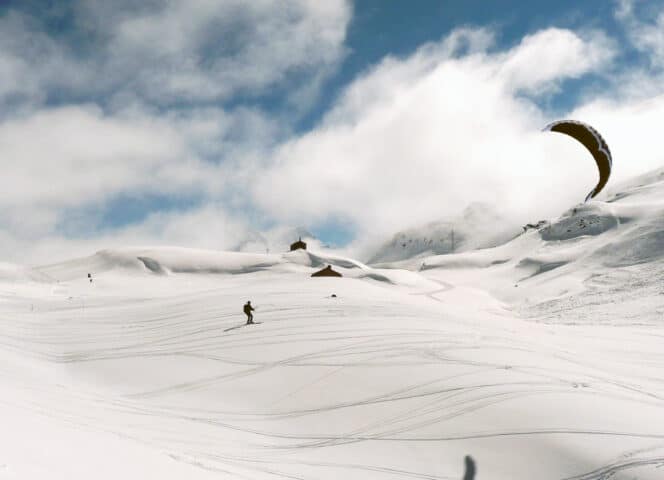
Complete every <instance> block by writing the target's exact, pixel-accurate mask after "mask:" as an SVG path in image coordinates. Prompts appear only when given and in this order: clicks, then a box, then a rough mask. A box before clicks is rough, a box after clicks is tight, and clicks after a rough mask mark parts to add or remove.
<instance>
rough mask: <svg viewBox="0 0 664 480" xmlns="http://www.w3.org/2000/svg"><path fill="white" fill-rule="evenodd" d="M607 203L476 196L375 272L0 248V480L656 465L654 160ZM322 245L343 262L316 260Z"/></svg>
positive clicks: (659, 448) (303, 255)
mask: <svg viewBox="0 0 664 480" xmlns="http://www.w3.org/2000/svg"><path fill="white" fill-rule="evenodd" d="M606 199H607V200H606V201H592V202H589V203H587V204H585V205H579V206H576V207H574V208H571V209H570V210H569V211H567V212H565V213H563V214H562V215H561V216H560V217H559V218H557V219H553V220H550V221H548V222H545V223H543V224H541V225H539V226H537V227H535V228H530V229H527V230H526V231H523V230H522V229H519V231H517V232H516V234H515V236H514V238H511V239H510V235H512V234H513V233H514V232H513V231H507V229H506V231H505V232H504V237H501V236H499V235H497V234H495V236H494V237H491V235H494V233H495V229H493V228H489V224H491V223H492V219H493V220H495V217H494V216H492V215H490V214H486V212H485V210H483V209H477V210H476V211H475V213H473V212H471V213H469V214H467V215H464V216H463V217H462V218H459V219H455V220H454V222H451V223H450V224H449V228H450V229H451V228H452V225H453V226H454V227H453V228H454V229H455V232H457V231H459V235H460V237H459V240H458V241H459V244H458V246H457V245H456V244H455V248H454V249H450V250H445V249H444V248H443V247H435V248H441V249H442V250H436V249H435V248H433V247H432V248H431V249H430V250H427V249H428V248H429V247H427V249H424V250H422V249H418V248H415V247H412V250H409V255H410V254H411V253H412V254H413V255H414V256H412V257H410V258H405V259H404V258H402V257H403V255H397V253H398V252H399V247H398V246H397V247H396V248H393V247H390V248H391V250H390V248H388V247H386V248H385V250H384V251H383V252H382V253H381V254H380V255H378V254H377V258H380V259H383V260H385V259H389V258H396V259H398V260H395V261H389V262H388V261H387V260H385V261H384V262H383V263H382V264H381V266H380V268H378V267H377V266H375V265H374V266H367V265H364V264H362V263H360V262H357V261H355V260H353V259H349V258H344V257H339V256H336V255H330V254H328V253H325V252H324V251H322V252H321V251H318V250H316V249H313V250H310V251H302V250H299V251H296V252H285V251H282V252H276V251H271V253H269V254H267V253H242V252H219V251H206V250H195V249H187V248H178V247H168V248H165V247H159V248H152V247H141V248H122V249H112V250H104V251H101V252H98V253H96V254H95V255H92V256H88V257H84V258H79V259H74V260H70V261H67V262H62V263H59V264H55V265H47V266H43V267H38V268H33V269H28V268H24V267H20V266H15V265H2V266H1V267H0V385H1V386H2V397H1V402H2V408H0V422H2V425H3V432H5V434H4V435H0V477H3V478H4V477H6V478H21V479H26V478H27V479H42V478H50V479H65V478H66V479H71V478H97V479H109V480H110V479H113V480H116V479H118V478H130V479H133V478H136V479H142V478H160V479H181V478H188V479H206V480H207V479H212V478H215V479H217V478H239V479H277V478H299V479H336V478H339V477H340V476H342V477H343V478H347V479H358V480H359V479H367V478H372V479H374V478H375V479H393V478H419V479H459V478H462V476H463V469H464V458H465V456H466V455H471V456H472V457H473V458H474V460H475V462H476V465H477V472H478V474H477V480H481V479H484V478H486V479H497V480H508V479H509V480H514V479H533V478H537V479H542V480H549V479H550V480H553V479H561V478H564V479H575V480H591V479H597V480H599V479H608V478H611V479H615V480H618V479H628V478H638V479H644V480H655V479H661V478H662V471H663V470H662V468H663V467H664V416H663V415H662V410H663V408H664V381H663V380H662V379H663V378H664V353H663V352H664V351H663V350H662V338H664V323H663V322H662V314H664V295H663V293H664V289H663V288H662V285H661V284H662V278H664V171H661V172H655V173H653V174H650V175H647V176H644V177H641V178H639V179H636V180H635V181H633V182H629V183H627V184H624V185H622V186H620V187H619V188H617V189H616V190H614V191H613V192H609V194H608V195H607V196H606ZM478 212H479V213H478ZM436 228H440V230H435V228H429V229H428V230H427V229H424V230H421V231H420V230H418V231H417V232H418V233H417V235H422V237H421V238H425V237H424V234H425V233H426V238H427V239H428V240H431V239H432V238H434V235H433V233H434V232H436V234H440V235H444V233H445V232H448V231H449V230H446V228H448V227H445V224H443V223H441V224H439V226H438V227H436ZM461 232H463V233H461ZM519 232H520V233H519ZM485 234H486V235H485ZM417 235H415V234H413V235H412V236H411V237H408V238H413V239H414V238H420V237H417ZM455 236H456V233H455ZM435 238H444V236H443V237H435ZM456 241H457V240H455V242H456ZM406 243H407V242H406ZM423 243H424V242H423ZM492 245H494V246H492ZM478 246H482V247H485V248H481V249H477V248H476V247H478ZM400 248H402V249H405V247H400ZM408 248H411V247H408ZM429 251H430V252H434V253H440V252H441V251H442V252H444V253H445V254H444V255H440V254H438V255H428V254H427V252H429ZM328 264H329V265H333V267H334V269H335V270H338V271H340V272H341V273H342V274H343V275H344V277H343V278H312V277H311V276H310V275H311V273H313V272H314V271H316V270H317V269H319V268H321V267H322V266H324V265H328ZM423 264H424V266H423ZM88 273H90V274H91V275H92V279H93V281H92V282H90V281H89V279H88V277H87V274H88ZM247 300H251V301H252V304H253V305H255V307H256V311H255V312H254V313H255V320H256V321H257V322H262V323H260V324H257V325H251V326H243V324H244V322H245V317H244V315H243V313H242V305H243V304H244V302H246V301H247Z"/></svg>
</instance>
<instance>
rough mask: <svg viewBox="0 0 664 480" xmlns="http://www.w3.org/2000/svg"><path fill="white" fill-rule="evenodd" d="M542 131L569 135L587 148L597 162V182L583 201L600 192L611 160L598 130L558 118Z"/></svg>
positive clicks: (609, 173)
mask: <svg viewBox="0 0 664 480" xmlns="http://www.w3.org/2000/svg"><path fill="white" fill-rule="evenodd" d="M544 131H545V132H546V131H549V132H559V133H564V134H565V135H569V136H570V137H572V138H574V139H575V140H577V141H578V142H579V143H581V144H582V145H583V146H584V147H586V148H587V149H588V151H589V152H590V153H591V154H592V156H593V158H594V159H595V163H597V169H598V170H599V182H597V185H596V186H595V188H593V189H592V190H591V191H590V193H589V194H588V196H586V199H585V201H586V202H587V201H588V200H590V199H591V198H593V197H595V196H596V195H597V194H598V193H599V192H601V191H602V189H603V188H604V186H605V185H606V182H608V181H609V176H611V166H612V164H613V160H612V158H611V151H610V150H609V146H608V145H607V144H606V142H605V141H604V139H603V138H602V136H601V135H600V134H599V132H598V131H597V130H595V129H594V128H593V127H591V126H590V125H587V124H585V123H583V122H577V121H575V120H560V121H558V122H553V123H550V124H549V125H547V126H546V127H544Z"/></svg>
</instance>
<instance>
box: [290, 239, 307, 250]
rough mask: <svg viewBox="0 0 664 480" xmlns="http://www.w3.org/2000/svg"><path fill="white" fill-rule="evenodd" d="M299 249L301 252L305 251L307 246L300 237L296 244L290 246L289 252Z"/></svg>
mask: <svg viewBox="0 0 664 480" xmlns="http://www.w3.org/2000/svg"><path fill="white" fill-rule="evenodd" d="M300 249H301V250H306V249H307V244H306V243H304V242H303V241H302V237H300V239H299V240H298V241H297V242H295V243H293V244H292V245H291V246H290V251H291V252H292V251H293V250H300Z"/></svg>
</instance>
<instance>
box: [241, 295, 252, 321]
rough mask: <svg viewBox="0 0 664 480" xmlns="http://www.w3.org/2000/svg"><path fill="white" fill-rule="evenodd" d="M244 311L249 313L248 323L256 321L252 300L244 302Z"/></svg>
mask: <svg viewBox="0 0 664 480" xmlns="http://www.w3.org/2000/svg"><path fill="white" fill-rule="evenodd" d="M243 310H244V313H245V314H246V315H247V325H249V324H251V323H254V315H253V314H252V313H251V312H253V311H254V307H252V306H251V301H250V300H248V301H247V303H245V304H244V308H243Z"/></svg>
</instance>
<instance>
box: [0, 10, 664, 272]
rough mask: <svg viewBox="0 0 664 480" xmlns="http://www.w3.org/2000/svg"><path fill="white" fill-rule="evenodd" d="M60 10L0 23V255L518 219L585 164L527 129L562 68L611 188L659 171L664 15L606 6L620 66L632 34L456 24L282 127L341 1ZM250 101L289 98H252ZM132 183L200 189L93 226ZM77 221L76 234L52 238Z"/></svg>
mask: <svg viewBox="0 0 664 480" xmlns="http://www.w3.org/2000/svg"><path fill="white" fill-rule="evenodd" d="M68 5H69V6H68V7H66V8H65V7H62V8H64V9H65V10H66V13H67V14H66V15H65V16H64V17H66V18H74V19H75V21H74V23H73V25H72V26H71V28H72V29H73V32H70V33H69V34H68V35H61V34H59V33H57V32H52V31H49V29H48V28H46V27H45V22H43V21H41V20H40V18H41V17H39V15H37V14H35V13H34V12H29V11H25V10H21V11H19V10H11V11H9V13H7V14H5V15H4V16H3V17H2V18H0V41H2V43H3V47H4V48H3V50H2V51H1V52H0V105H3V106H4V107H5V108H4V109H3V111H2V113H0V158H3V161H4V165H3V166H4V175H3V176H2V177H1V178H0V187H1V188H2V189H3V192H4V195H3V197H2V198H0V242H1V243H2V245H3V248H4V250H5V252H8V253H7V254H6V255H5V256H4V257H3V258H5V259H10V260H16V259H21V260H23V261H28V262H32V263H34V262H37V261H50V260H55V259H58V258H62V256H65V255H67V256H68V255H81V254H85V253H88V252H89V251H90V250H91V249H97V248H106V247H112V246H120V245H128V244H176V245H185V246H197V247H205V248H241V249H246V248H255V249H258V250H262V249H263V247H264V246H265V245H270V244H274V243H275V242H276V243H279V242H281V243H283V240H284V238H285V236H288V235H290V234H291V232H292V230H290V229H289V228H286V227H284V225H304V226H308V227H310V228H311V227H314V226H316V225H324V224H328V225H329V224H334V223H335V222H337V223H343V225H344V230H345V231H349V230H350V231H351V232H353V233H355V234H356V239H357V241H358V242H360V241H361V240H362V239H366V238H370V237H374V238H378V239H379V240H384V239H385V238H386V236H388V235H391V234H392V233H394V231H396V230H401V229H404V228H407V227H409V226H414V225H419V224H423V223H425V222H429V221H433V220H439V219H441V218H444V217H450V216H456V215H457V214H458V213H459V212H461V211H462V210H463V209H464V208H465V207H466V206H467V205H469V204H471V203H476V202H486V203H490V204H492V205H494V206H496V207H497V208H498V209H499V210H500V211H501V213H502V214H503V215H505V216H507V217H508V218H509V219H510V221H512V222H514V223H515V224H521V223H524V222H530V221H536V220H539V219H541V218H546V217H552V216H556V215H558V214H559V213H560V212H561V211H562V210H564V209H566V208H568V207H570V206H572V205H574V204H575V203H577V202H579V201H581V200H582V199H583V198H584V197H585V195H586V194H587V192H588V191H589V190H590V188H591V187H592V186H594V184H595V182H596V175H597V174H596V171H595V167H594V164H593V162H592V160H590V159H589V157H588V155H587V153H586V152H585V151H584V150H583V147H581V146H580V145H577V144H576V143H574V142H573V141H571V140H570V139H568V138H565V137H564V136H561V135H557V134H552V133H547V134H545V133H542V132H540V129H541V127H543V126H544V125H545V124H546V123H548V122H549V121H550V120H553V115H554V114H553V113H551V112H550V111H549V110H548V109H547V105H548V104H549V100H550V99H551V98H554V97H555V96H556V95H561V94H564V93H563V92H564V91H565V87H566V86H567V85H568V84H567V83H565V82H568V81H570V80H578V79H586V78H590V79H595V80H600V81H599V82H598V83H597V85H601V86H602V89H601V90H600V89H596V88H587V89H586V90H585V91H584V92H583V93H584V94H583V95H581V96H580V97H578V98H577V100H576V101H574V102H571V103H572V104H573V105H572V106H571V107H570V108H569V111H567V112H564V114H565V116H569V117H571V118H577V119H579V120H585V121H588V122H589V123H591V124H593V125H594V126H596V127H597V128H598V129H599V130H600V131H601V132H602V133H603V135H604V136H605V137H606V139H607V140H608V142H609V145H610V146H611V149H612V151H613V153H614V158H615V170H614V178H613V179H612V182H614V181H619V180H621V179H624V178H627V177H629V176H631V175H635V174H638V173H641V172H643V171H646V170H647V169H650V168H654V167H657V166H660V165H661V164H662V163H664V158H662V156H661V155H660V154H659V153H658V152H659V150H658V146H656V140H657V138H658V135H659V133H658V128H657V127H658V126H659V125H661V124H662V123H664V100H662V99H663V98H664V96H662V94H664V89H663V87H662V85H663V84H664V82H662V81H661V79H662V74H661V72H662V70H664V65H662V63H661V55H662V53H661V51H660V50H661V48H660V47H662V45H661V42H660V40H661V38H660V35H659V32H660V31H661V25H660V23H661V19H662V18H664V13H663V12H664V9H661V8H660V9H659V10H652V11H649V12H648V15H647V16H646V15H645V14H644V13H643V10H642V9H640V8H637V7H639V5H638V4H636V3H634V2H632V1H629V0H623V1H621V2H619V3H617V4H616V5H617V8H616V18H617V19H618V21H619V22H620V24H621V25H622V26H623V28H624V31H625V34H626V38H627V39H629V41H630V42H632V43H631V45H632V47H633V48H635V49H636V50H637V51H638V52H639V54H640V55H642V56H643V57H644V58H647V59H648V61H647V62H646V63H647V64H646V65H638V68H632V67H630V68H629V69H625V68H623V67H622V65H621V64H620V63H618V62H616V61H615V59H620V58H621V55H624V53H625V48H626V46H625V45H621V44H620V42H618V41H616V40H615V39H614V38H612V37H610V36H609V35H608V33H606V32H602V31H601V30H598V29H596V28H592V29H580V30H574V31H573V30H569V29H562V28H545V29H542V30H538V31H533V32H530V33H529V34H528V35H526V36H524V38H522V39H521V41H519V42H517V44H515V45H511V46H509V47H502V46H500V45H499V44H498V43H497V41H496V38H498V35H497V34H496V31H494V30H492V29H488V28H481V27H476V28H475V27H464V28H459V29H456V30H454V31H452V32H450V33H448V34H447V35H445V36H444V38H442V39H441V40H440V41H437V42H431V43H427V44H425V45H422V46H421V47H420V48H418V49H417V50H416V51H415V52H413V53H412V54H410V55H408V56H405V57H393V56H387V57H385V58H384V59H382V60H381V61H380V62H378V63H377V64H376V65H373V66H369V67H368V68H367V70H366V71H364V72H363V73H362V74H360V75H359V76H358V77H357V78H355V79H353V80H352V81H351V82H350V83H349V84H348V85H346V86H345V88H344V89H343V91H342V92H341V93H340V94H339V96H338V98H337V99H336V100H335V101H334V102H333V104H332V107H331V108H330V110H329V111H328V112H327V113H326V114H325V115H324V117H323V118H322V119H321V120H320V122H319V123H318V124H317V125H315V126H314V128H312V129H311V130H310V131H308V132H304V133H298V132H295V131H294V130H293V122H294V117H295V118H296V117H297V115H298V114H299V113H301V112H302V111H306V110H307V109H308V108H309V107H310V106H311V105H312V104H313V103H314V102H315V101H316V98H317V96H318V95H319V93H320V90H321V88H323V85H324V84H325V79H326V78H327V77H328V76H329V75H330V73H331V72H333V71H334V69H335V68H336V67H338V65H339V63H340V62H341V60H342V59H343V56H344V52H345V50H346V46H345V44H344V41H345V35H346V29H347V27H348V23H349V21H350V17H351V15H352V8H351V7H350V5H349V4H348V3H347V2H346V1H342V0H336V1H332V2H315V1H309V0H289V1H288V2H277V1H276V0H258V1H256V2H249V3H247V2H240V1H239V0H224V1H222V2H219V1H209V0H196V1H192V2H184V1H169V2H166V1H161V0H155V1H151V2H139V3H136V2H129V1H126V2H125V1H119V2H112V4H111V3H110V2H103V1H101V0H88V1H87V2H74V3H72V4H68ZM63 15H64V14H63ZM64 17H63V18H64ZM81 38H83V39H85V40H86V42H88V43H85V42H83V44H82V43H81V41H80V40H81ZM662 51H664V50H662ZM588 85H595V84H594V83H589V84H588ZM262 95H268V96H269V95H276V96H277V97H278V98H280V99H282V100H283V99H286V101H285V102H283V104H284V105H286V108H287V109H290V110H288V111H283V110H276V111H270V112H269V113H268V112H266V111H265V110H262V109H261V108H260V107H259V106H257V104H256V102H255V100H256V99H257V98H259V97H260V96H262ZM566 104H568V105H569V102H568V103H566ZM7 107H11V108H7ZM555 115H556V116H558V115H560V111H558V112H557V113H556V114H555ZM145 196H147V197H150V196H152V197H154V198H157V199H159V198H171V197H172V198H180V197H191V198H195V199H196V201H195V202H192V203H191V205H180V206H179V207H178V208H165V207H164V208H160V207H159V205H156V206H154V211H151V212H145V215H143V216H141V218H140V220H137V221H135V222H133V223H131V224H129V225H124V224H120V225H117V226H113V225H107V224H105V223H104V222H103V221H102V220H100V218H99V217H100V216H101V214H102V212H104V210H105V209H106V208H107V207H108V205H110V204H112V203H113V202H114V201H116V200H117V199H118V198H140V197H145ZM176 203H177V202H176ZM77 216H78V217H80V218H81V221H80V222H79V223H80V224H82V225H87V226H88V227H89V231H87V232H86V231H85V228H76V229H74V230H73V233H72V231H69V230H68V231H67V232H68V233H64V230H63V228H62V225H63V222H64V223H67V222H69V223H68V225H71V224H72V223H76V222H75V219H76V218H78V217H77ZM259 230H262V231H259ZM284 232H285V233H284ZM276 238H278V239H279V240H278V241H277V240H275V239H276Z"/></svg>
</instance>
